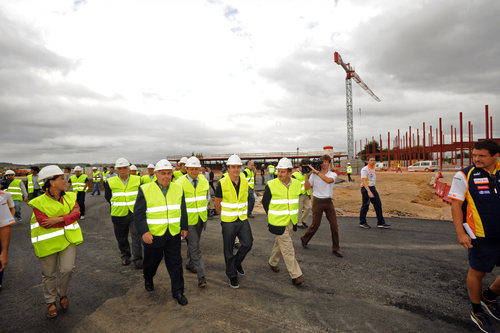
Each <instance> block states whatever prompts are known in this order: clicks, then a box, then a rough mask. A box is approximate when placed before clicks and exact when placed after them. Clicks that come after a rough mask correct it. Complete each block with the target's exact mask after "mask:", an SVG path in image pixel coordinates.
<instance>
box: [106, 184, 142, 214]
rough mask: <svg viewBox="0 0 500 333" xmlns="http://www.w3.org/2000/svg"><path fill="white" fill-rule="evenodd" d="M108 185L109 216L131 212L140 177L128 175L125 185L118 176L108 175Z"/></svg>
mask: <svg viewBox="0 0 500 333" xmlns="http://www.w3.org/2000/svg"><path fill="white" fill-rule="evenodd" d="M108 185H109V188H110V189H111V200H110V202H111V216H126V215H128V213H129V211H130V212H132V213H133V212H134V205H135V199H136V198H137V192H138V191H139V186H140V185H141V178H140V177H139V176H135V175H129V176H128V180H127V185H125V184H123V181H122V179H121V178H120V177H119V176H116V177H110V178H108Z"/></svg>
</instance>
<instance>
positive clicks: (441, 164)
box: [439, 117, 443, 169]
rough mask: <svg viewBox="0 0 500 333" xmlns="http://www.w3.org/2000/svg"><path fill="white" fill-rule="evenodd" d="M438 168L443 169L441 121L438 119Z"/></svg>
mask: <svg viewBox="0 0 500 333" xmlns="http://www.w3.org/2000/svg"><path fill="white" fill-rule="evenodd" d="M439 134H440V135H439V168H440V169H442V168H443V126H442V119H441V117H440V118H439Z"/></svg>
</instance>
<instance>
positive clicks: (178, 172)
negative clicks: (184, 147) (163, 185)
mask: <svg viewBox="0 0 500 333" xmlns="http://www.w3.org/2000/svg"><path fill="white" fill-rule="evenodd" d="M182 176H184V174H183V173H182V171H181V170H176V171H174V173H173V175H172V181H173V182H175V181H177V179H179V178H181V177H182Z"/></svg>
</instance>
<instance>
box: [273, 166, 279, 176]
mask: <svg viewBox="0 0 500 333" xmlns="http://www.w3.org/2000/svg"><path fill="white" fill-rule="evenodd" d="M273 173H274V175H275V176H277V175H278V168H274V172H273Z"/></svg>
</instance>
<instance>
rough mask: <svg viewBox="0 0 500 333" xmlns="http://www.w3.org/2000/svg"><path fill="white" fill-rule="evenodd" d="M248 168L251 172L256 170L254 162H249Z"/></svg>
mask: <svg viewBox="0 0 500 333" xmlns="http://www.w3.org/2000/svg"><path fill="white" fill-rule="evenodd" d="M247 167H248V168H249V169H250V170H253V169H254V168H255V164H254V162H253V161H250V162H248V165H247Z"/></svg>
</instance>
